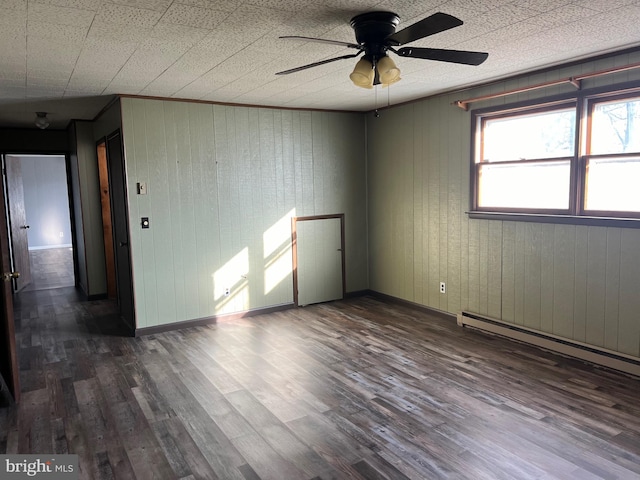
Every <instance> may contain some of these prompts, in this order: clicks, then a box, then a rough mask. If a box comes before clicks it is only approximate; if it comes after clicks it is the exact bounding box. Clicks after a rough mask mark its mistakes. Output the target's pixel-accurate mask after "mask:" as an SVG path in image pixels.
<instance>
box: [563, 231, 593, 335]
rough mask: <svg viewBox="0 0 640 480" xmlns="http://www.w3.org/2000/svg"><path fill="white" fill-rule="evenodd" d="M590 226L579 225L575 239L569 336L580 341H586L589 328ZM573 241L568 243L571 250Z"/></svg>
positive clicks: (568, 248)
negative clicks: (588, 266)
mask: <svg viewBox="0 0 640 480" xmlns="http://www.w3.org/2000/svg"><path fill="white" fill-rule="evenodd" d="M588 231H589V227H587V226H585V225H577V226H576V227H575V239H574V242H573V243H574V245H575V249H574V265H573V277H574V289H573V295H572V299H573V322H572V325H571V327H572V329H573V332H572V334H571V335H569V338H573V339H574V340H577V341H579V342H586V341H587V340H586V334H587V333H586V328H587V257H588V248H589V237H588ZM570 246H571V242H569V244H568V245H567V250H570Z"/></svg>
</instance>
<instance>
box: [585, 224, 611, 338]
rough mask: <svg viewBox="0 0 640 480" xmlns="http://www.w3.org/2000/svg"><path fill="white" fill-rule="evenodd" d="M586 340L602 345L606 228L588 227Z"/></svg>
mask: <svg viewBox="0 0 640 480" xmlns="http://www.w3.org/2000/svg"><path fill="white" fill-rule="evenodd" d="M587 239H588V244H587V317H586V324H587V325H586V335H585V338H586V341H587V343H591V344H593V345H597V346H600V347H602V346H604V306H605V291H606V266H607V230H606V229H605V228H597V227H589V230H588V233H587Z"/></svg>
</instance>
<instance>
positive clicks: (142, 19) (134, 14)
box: [94, 3, 162, 29]
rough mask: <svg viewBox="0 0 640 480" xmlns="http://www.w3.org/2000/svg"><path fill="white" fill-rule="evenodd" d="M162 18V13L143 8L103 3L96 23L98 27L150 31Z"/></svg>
mask: <svg viewBox="0 0 640 480" xmlns="http://www.w3.org/2000/svg"><path fill="white" fill-rule="evenodd" d="M161 17H162V12H156V11H153V10H148V9H145V8H136V7H130V6H128V5H116V4H113V3H104V4H102V6H101V7H100V10H98V14H97V16H96V21H95V22H94V24H95V23H96V22H97V23H98V24H99V25H103V26H111V25H113V24H116V25H126V26H131V27H136V28H143V29H151V28H153V26H154V25H155V24H156V23H158V21H159V20H160V18H161Z"/></svg>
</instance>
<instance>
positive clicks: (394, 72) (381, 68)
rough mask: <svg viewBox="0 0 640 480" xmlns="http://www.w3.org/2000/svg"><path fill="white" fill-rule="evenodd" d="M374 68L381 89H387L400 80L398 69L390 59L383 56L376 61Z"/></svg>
mask: <svg viewBox="0 0 640 480" xmlns="http://www.w3.org/2000/svg"><path fill="white" fill-rule="evenodd" d="M376 68H377V69H378V76H379V78H380V83H382V86H383V87H388V86H389V85H392V84H394V83H396V82H397V81H399V80H400V69H399V68H398V67H396V64H395V63H394V62H393V60H391V58H390V57H388V56H386V55H385V56H384V57H382V58H381V59H380V60H378V62H377V64H376Z"/></svg>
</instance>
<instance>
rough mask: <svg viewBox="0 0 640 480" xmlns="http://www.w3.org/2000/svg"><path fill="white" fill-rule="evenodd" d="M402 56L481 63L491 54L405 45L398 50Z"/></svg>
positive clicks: (467, 63) (451, 61)
mask: <svg viewBox="0 0 640 480" xmlns="http://www.w3.org/2000/svg"><path fill="white" fill-rule="evenodd" d="M396 53H397V54H398V55H400V56H401V57H412V58H422V59H424V60H437V61H439V62H450V63H463V64H465V65H480V64H481V63H482V62H484V61H485V60H486V59H487V57H488V56H489V54H488V53H484V52H467V51H465V50H442V49H439V48H417V47H404V48H400V49H399V50H398V51H396Z"/></svg>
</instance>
